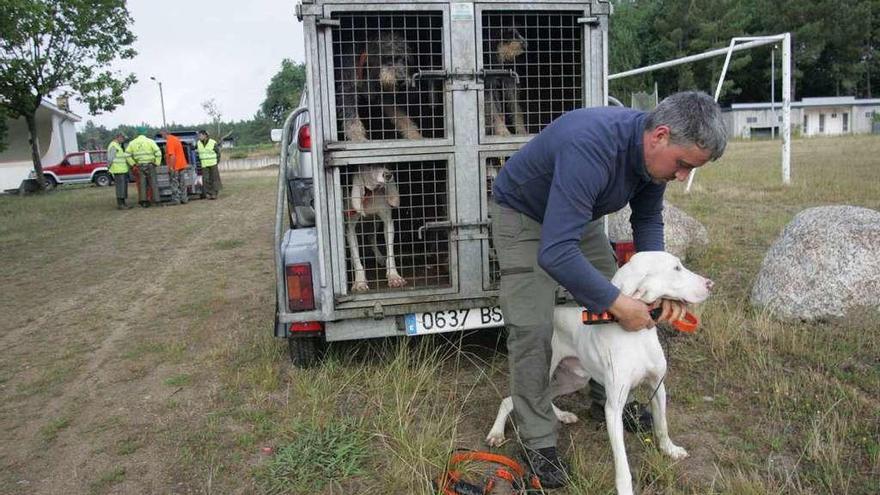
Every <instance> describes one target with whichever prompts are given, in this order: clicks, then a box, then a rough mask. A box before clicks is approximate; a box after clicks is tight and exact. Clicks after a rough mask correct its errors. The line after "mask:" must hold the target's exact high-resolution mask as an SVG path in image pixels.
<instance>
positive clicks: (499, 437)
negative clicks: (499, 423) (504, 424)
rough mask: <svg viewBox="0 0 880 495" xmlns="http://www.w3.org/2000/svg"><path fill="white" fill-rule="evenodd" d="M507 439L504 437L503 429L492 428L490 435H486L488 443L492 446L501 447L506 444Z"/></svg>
mask: <svg viewBox="0 0 880 495" xmlns="http://www.w3.org/2000/svg"><path fill="white" fill-rule="evenodd" d="M505 441H506V439H505V438H504V432H503V431H495V430H492V431H490V432H489V435H488V436H486V445H488V446H490V447H500V446H502V445H504V442H505Z"/></svg>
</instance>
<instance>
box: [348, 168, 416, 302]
mask: <svg viewBox="0 0 880 495" xmlns="http://www.w3.org/2000/svg"><path fill="white" fill-rule="evenodd" d="M399 206H400V192H399V191H398V189H397V183H396V182H395V181H394V175H393V174H392V173H391V171H390V170H388V168H387V167H385V166H384V165H361V166H360V167H358V171H357V173H355V174H354V175H353V176H352V178H351V195H350V196H349V198H348V208H346V210H345V233H346V237H347V239H348V249H349V253H350V256H351V264H352V267H353V268H354V283H352V286H351V290H352V292H364V291H367V290H370V286H369V285H368V284H367V274H366V270H364V265H363V263H362V262H361V255H360V243H359V242H358V233H357V225H358V223H360V222H361V220H374V219H375V218H376V217H378V218H379V219H380V220H382V225H383V227H384V228H383V234H384V236H385V253H386V254H384V255H383V254H382V253H381V251H379V246H378V243H377V239H376V233H375V232H372V233H371V234H370V235H369V244H370V245H371V246H372V250H373V255H374V256H375V259H376V263H377V264H378V265H380V266H384V267H385V278H386V280H387V281H388V286H389V287H393V288H398V287H403V286H405V285H406V280H405V279H404V278H403V277H401V276H400V274H399V273H397V267H396V265H395V262H394V220H393V219H392V216H391V209H392V208H398V207H399Z"/></svg>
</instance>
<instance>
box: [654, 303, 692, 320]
mask: <svg viewBox="0 0 880 495" xmlns="http://www.w3.org/2000/svg"><path fill="white" fill-rule="evenodd" d="M658 306H659V307H660V308H662V309H663V310H662V312H661V313H660V317H659V318H657V321H658V322H660V321H668V322H669V323H672V322H674V321H678V320H680V319H682V318H684V315H685V313H687V303H684V302H681V301H672V300H670V299H661V300H660V302H659V304H658V303H656V302H655V303H654V304H653V305H652V307H653V308H656V307H658Z"/></svg>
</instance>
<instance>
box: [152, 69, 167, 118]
mask: <svg viewBox="0 0 880 495" xmlns="http://www.w3.org/2000/svg"><path fill="white" fill-rule="evenodd" d="M150 79H152V80H154V81H156V82H157V83H159V102H160V103H161V104H162V128H163V129H165V128H166V126H165V95H163V94H162V81H160V80H158V79H156V78H155V77H153V76H150Z"/></svg>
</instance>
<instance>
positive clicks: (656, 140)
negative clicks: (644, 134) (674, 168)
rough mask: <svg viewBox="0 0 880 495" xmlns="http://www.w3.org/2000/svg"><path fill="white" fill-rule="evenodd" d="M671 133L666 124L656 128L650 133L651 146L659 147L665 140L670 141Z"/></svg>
mask: <svg viewBox="0 0 880 495" xmlns="http://www.w3.org/2000/svg"><path fill="white" fill-rule="evenodd" d="M669 133H670V130H669V126H668V125H666V124H661V125H658V126H657V127H655V128H654V130H653V131H651V132H650V133H649V136H650V140H651V145H652V146H657V145H658V144H660V143H661V142H662V141H664V140H667V141H668V140H669Z"/></svg>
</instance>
